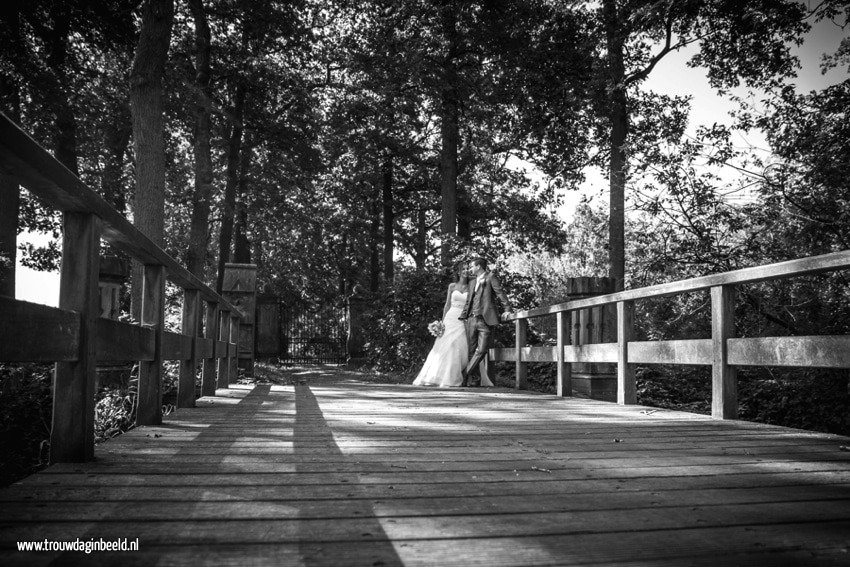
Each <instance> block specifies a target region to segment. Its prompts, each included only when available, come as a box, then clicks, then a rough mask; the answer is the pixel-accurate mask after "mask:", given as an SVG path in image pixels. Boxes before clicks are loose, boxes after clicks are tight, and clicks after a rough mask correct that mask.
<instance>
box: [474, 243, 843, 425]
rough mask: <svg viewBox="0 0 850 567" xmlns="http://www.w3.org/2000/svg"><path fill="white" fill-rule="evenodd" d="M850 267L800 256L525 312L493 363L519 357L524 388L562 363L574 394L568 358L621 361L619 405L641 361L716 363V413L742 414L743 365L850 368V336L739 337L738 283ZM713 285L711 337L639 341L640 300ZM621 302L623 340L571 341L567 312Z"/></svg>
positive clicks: (563, 382) (631, 391) (629, 396)
mask: <svg viewBox="0 0 850 567" xmlns="http://www.w3.org/2000/svg"><path fill="white" fill-rule="evenodd" d="M842 269H850V250H844V251H841V252H833V253H831V254H823V255H820V256H811V257H808V258H801V259H798V260H790V261H787V262H779V263H776V264H768V265H765V266H756V267H752V268H744V269H741V270H734V271H730V272H725V273H721V274H712V275H708V276H703V277H699V278H691V279H687V280H680V281H675V282H670V283H665V284H660V285H654V286H648V287H643V288H638V289H630V290H626V291H621V292H617V293H609V294H606V295H599V296H595V297H590V298H585V299H578V300H573V301H567V302H565V303H559V304H557V305H549V306H545V307H538V308H535V309H529V310H526V311H519V312H517V313H515V314H513V316H511V317H510V319H513V320H514V321H515V325H516V329H517V334H516V345H515V347H514V348H502V349H491V350H490V353H489V356H490V359H491V360H496V361H505V362H508V361H510V362H514V363H515V365H516V384H517V388H521V387H523V383H524V382H525V374H526V366H527V364H528V363H529V362H554V363H556V364H557V367H558V372H557V375H558V383H557V392H558V395H561V396H569V395H572V392H571V387H570V380H571V375H570V369H569V363H615V364H616V365H617V402H618V403H620V404H633V403H635V402H636V391H635V373H634V369H635V365H636V364H680V365H710V366H711V367H712V404H711V408H712V409H711V413H712V416H714V417H717V418H722V419H730V418H735V417H737V411H738V409H737V405H738V397H737V375H736V369H737V367H738V366H805V367H816V368H850V336H847V335H841V336H795V337H756V338H753V337H748V338H736V337H735V325H734V304H735V288H736V286H737V285H740V284H748V283H756V282H762V281H768V280H778V279H784V278H790V277H795V276H803V275H810V274H817V273H821V272H828V271H835V270H842ZM706 289H709V290H711V338H708V339H691V340H667V341H634V340H632V337H633V335H634V332H633V331H634V329H633V327H634V320H633V316H632V313H633V310H634V302H635V301H636V300H640V299H648V298H657V297H665V296H670V295H677V294H680V293H689V292H694V291H703V290H706ZM606 305H616V308H617V309H616V310H617V319H616V331H617V333H616V335H617V338H616V341H615V342H610V343H600V344H579V345H570V344H568V340H567V332H566V329H565V324H566V323H565V315H566V314H567V313H569V312H575V311H578V310H584V309H590V308H600V307H603V306H606ZM547 315H556V316H557V318H558V322H557V327H558V334H557V346H555V347H551V346H539V347H535V346H528V345H527V344H526V338H525V337H526V333H525V325H526V324H527V322H528V319H530V318H533V317H543V316H547Z"/></svg>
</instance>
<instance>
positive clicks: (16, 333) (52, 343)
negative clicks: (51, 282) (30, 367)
mask: <svg viewBox="0 0 850 567" xmlns="http://www.w3.org/2000/svg"><path fill="white" fill-rule="evenodd" d="M0 321H2V324H0V360H3V361H6V362H59V361H64V362H73V361H75V360H77V357H78V356H79V347H80V314H79V313H76V312H73V311H67V310H62V309H57V308H56V307H48V306H46V305H38V304H36V303H28V302H26V301H19V300H15V299H13V298H11V297H2V296H0Z"/></svg>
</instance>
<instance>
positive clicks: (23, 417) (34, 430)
mask: <svg viewBox="0 0 850 567" xmlns="http://www.w3.org/2000/svg"><path fill="white" fill-rule="evenodd" d="M177 380H178V365H177V363H173V362H166V363H165V364H164V372H163V390H162V391H163V414H165V415H167V414H168V413H170V412H171V411H172V410H173V409H174V403H175V401H176V398H177ZM52 382H53V365H45V364H14V365H13V364H0V486H6V485H8V484H11V483H13V482H15V481H17V480H19V479H21V478H23V477H25V476H27V475H29V474H32V473H34V472H36V471H38V470H40V469H42V468H44V467H45V466H47V464H48V462H49V458H50V428H51V420H52V416H53V394H52ZM137 384H138V374H137V368H134V370H133V373H132V375H131V378H130V380H129V384H128V385H126V386H123V385H108V386H104V387H102V388H100V390H99V391H98V392H97V394H96V401H95V418H94V435H95V443H100V442H102V441H105V440H107V439H111V438H112V437H115V436H117V435H120V434H121V433H124V432H125V431H128V430H130V429H132V428H133V427H134V426H135V419H136V403H137V395H136V394H137Z"/></svg>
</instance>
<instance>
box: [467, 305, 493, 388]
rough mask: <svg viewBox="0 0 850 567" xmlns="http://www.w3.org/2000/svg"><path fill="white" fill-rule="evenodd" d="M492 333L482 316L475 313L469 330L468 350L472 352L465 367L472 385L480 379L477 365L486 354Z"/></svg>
mask: <svg viewBox="0 0 850 567" xmlns="http://www.w3.org/2000/svg"><path fill="white" fill-rule="evenodd" d="M492 334H493V333H492V328H491V327H490V325H488V324H487V321H485V320H484V317H482V316H481V315H476V316H475V317H473V318H472V320H471V328H470V332H469V352H472V353H473V354H472V358H470V360H469V364H468V365H467V367H466V374H467V376H469V381H470V383H472V384H473V385H475V384H477V383H478V381H479V380H480V378H479V377H478V365H479V364H481V361H482V360H484V357H485V356H487V351H488V350H489V349H490V341H491V339H492Z"/></svg>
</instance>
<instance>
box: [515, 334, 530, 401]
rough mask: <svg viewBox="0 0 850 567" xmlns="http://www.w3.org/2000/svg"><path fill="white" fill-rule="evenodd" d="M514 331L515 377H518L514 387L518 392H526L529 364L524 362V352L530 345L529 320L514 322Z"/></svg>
mask: <svg viewBox="0 0 850 567" xmlns="http://www.w3.org/2000/svg"><path fill="white" fill-rule="evenodd" d="M514 330H515V335H514V339H515V341H514V344H515V351H516V353H515V355H514V356H515V358H514V367H515V371H514V375H515V377H516V382H515V383H514V387H515V388H516V389H517V390H524V389H525V388H526V387H527V382H528V363H526V362H524V361H523V356H522V351H523V349H524V348H525V345H526V344H528V320H527V319H517V320H516V321H514ZM529 352H530V351H529Z"/></svg>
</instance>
